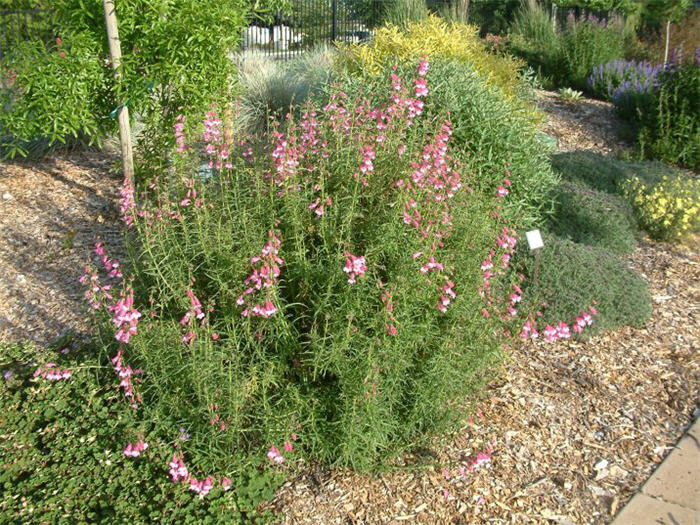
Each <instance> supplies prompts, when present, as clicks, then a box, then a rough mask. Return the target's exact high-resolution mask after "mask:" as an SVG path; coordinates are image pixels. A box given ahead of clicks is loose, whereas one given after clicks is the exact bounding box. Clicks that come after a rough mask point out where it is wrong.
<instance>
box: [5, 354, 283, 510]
mask: <svg viewBox="0 0 700 525" xmlns="http://www.w3.org/2000/svg"><path fill="white" fill-rule="evenodd" d="M60 350H63V352H61V351H60ZM95 351H96V350H95V348H94V347H90V346H84V345H83V346H80V347H79V346H77V345H76V344H71V343H69V342H65V344H63V345H59V346H57V347H55V348H53V349H49V350H38V349H37V348H35V347H33V346H32V345H28V344H20V345H13V344H0V370H1V371H2V374H3V379H0V410H1V411H2V414H3V417H2V418H0V436H2V440H1V441H0V463H1V464H2V470H1V471H0V487H2V490H1V491H0V508H2V515H3V522H8V523H10V522H11V523H57V522H64V521H70V522H71V523H86V522H91V523H93V522H111V523H115V522H116V523H126V522H128V523H146V522H151V521H152V522H178V523H194V522H196V523H214V522H222V521H223V522H226V523H240V522H244V521H246V519H251V518H255V517H256V516H257V517H259V518H264V517H265V516H264V515H263V514H262V513H258V512H257V511H256V507H257V506H258V504H259V503H260V502H261V501H263V500H265V499H270V498H271V497H272V494H273V490H274V488H275V487H276V486H277V484H278V483H279V481H280V477H279V475H278V474H275V473H274V472H268V473H262V472H260V471H258V470H257V468H255V467H251V466H248V467H243V466H241V468H239V469H238V471H237V472H231V471H229V472H228V473H227V472H225V471H224V472H221V475H225V474H228V476H229V477H230V478H232V480H233V484H232V489H231V490H230V491H228V492H225V491H222V490H221V488H220V487H217V488H215V489H214V490H213V491H212V492H211V494H209V496H208V497H207V498H206V499H200V498H198V497H197V495H196V494H194V493H193V492H190V491H189V490H187V488H185V487H184V486H182V485H180V486H178V485H175V484H174V483H173V482H172V481H170V478H169V476H168V462H169V461H170V458H171V456H172V454H173V451H174V450H175V449H174V448H173V442H175V443H181V447H182V449H183V450H184V452H185V454H186V457H187V458H188V460H189V459H191V460H193V461H192V462H191V463H190V466H191V467H192V466H193V465H195V464H196V463H197V462H198V457H197V455H196V453H193V451H192V450H191V448H190V447H189V446H188V443H187V442H180V441H179V440H178V435H179V436H180V437H183V433H179V432H178V425H177V423H176V422H174V421H172V419H170V418H168V417H167V416H166V417H163V415H162V414H161V415H160V416H161V418H160V419H159V420H153V421H152V422H149V421H148V419H147V418H144V417H139V416H141V415H142V414H140V413H139V412H138V411H136V410H134V409H132V408H130V407H129V406H128V405H127V403H125V401H124V396H123V395H122V394H121V393H120V392H119V389H118V384H119V378H118V376H117V375H116V374H115V372H114V370H112V368H111V366H110V363H109V362H108V361H107V360H106V359H105V360H104V361H102V360H101V359H97V358H95ZM64 352H67V353H64ZM48 361H52V362H55V363H57V364H58V365H59V366H60V368H61V369H62V370H65V369H68V370H70V371H71V372H72V376H71V377H70V378H69V379H66V380H58V381H49V380H47V379H44V378H42V377H36V378H35V377H33V374H34V371H35V370H36V369H37V368H38V367H40V366H41V365H43V364H45V363H46V362H48ZM139 439H142V440H144V441H145V442H146V443H148V448H147V449H146V451H145V452H144V453H143V454H142V456H141V457H138V458H130V457H126V456H125V455H124V454H123V452H122V451H123V449H124V447H125V446H126V445H127V443H128V442H136V441H137V440H139ZM173 440H174V441H173ZM192 470H193V472H194V471H195V469H194V468H193V469H192Z"/></svg>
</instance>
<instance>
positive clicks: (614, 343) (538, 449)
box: [0, 93, 700, 523]
mask: <svg viewBox="0 0 700 525" xmlns="http://www.w3.org/2000/svg"><path fill="white" fill-rule="evenodd" d="M540 96H541V98H542V99H543V102H542V106H543V109H544V110H545V111H546V112H547V113H548V114H549V115H550V120H549V122H548V123H547V124H546V126H545V128H544V131H545V132H547V133H549V134H551V135H553V136H555V137H556V138H557V139H558V140H559V148H560V149H561V150H565V151H573V150H593V151H596V152H599V153H610V152H612V151H616V150H618V149H620V148H621V147H624V146H625V143H624V141H620V140H619V139H618V138H617V134H616V130H617V125H616V124H611V122H616V121H615V120H614V118H613V115H612V109H611V108H610V107H609V105H607V104H605V103H601V102H593V101H587V100H586V101H583V102H582V103H581V104H580V105H577V106H568V105H564V104H561V103H559V102H558V101H557V100H555V99H554V96H553V95H552V94H549V93H541V94H540ZM112 160H113V159H112V158H108V157H104V156H102V155H96V154H83V155H68V156H63V157H57V158H55V159H53V160H46V161H41V162H31V163H30V162H21V163H14V164H5V165H4V166H3V167H2V168H0V196H2V201H1V202H0V225H2V229H3V232H5V235H4V236H2V239H0V243H2V244H1V245H0V248H1V249H0V265H2V268H3V272H2V273H1V274H0V282H1V283H2V286H1V287H0V290H2V291H1V292H0V321H1V322H0V340H3V341H19V340H23V339H31V340H33V341H35V342H38V343H41V344H43V343H47V342H49V341H50V340H53V339H55V338H56V337H58V336H59V335H61V334H63V333H65V332H68V331H76V332H78V333H82V332H84V331H85V329H86V326H85V321H84V318H85V316H84V311H85V306H84V302H83V300H82V290H81V287H80V286H79V284H78V278H79V277H80V274H81V271H82V268H83V266H84V264H85V263H86V262H87V261H89V260H90V258H91V253H92V243H93V242H94V240H95V238H96V237H98V236H99V237H101V238H102V239H103V241H104V244H106V245H107V246H108V248H109V252H110V253H111V254H115V255H117V256H118V257H121V255H122V254H123V243H122V240H121V238H122V237H121V233H120V231H121V226H120V224H119V223H118V217H117V213H116V207H115V203H116V199H117V194H118V184H119V180H118V179H117V178H116V177H112V176H111V175H110V174H109V169H108V167H109V164H110V163H111V162H112ZM5 195H9V197H5ZM628 262H629V264H630V266H632V267H634V268H635V269H636V270H637V271H638V272H640V273H641V274H642V275H643V276H644V277H645V278H646V279H647V280H648V282H649V285H650V291H651V294H652V297H653V299H654V312H653V316H652V318H651V319H650V320H649V321H648V322H647V323H646V325H645V326H644V327H643V328H639V329H633V328H623V329H620V330H617V331H615V332H609V333H606V334H604V335H602V336H599V337H594V338H592V339H590V340H589V341H587V342H560V343H556V344H554V345H544V344H539V343H538V344H533V343H530V344H526V345H516V346H515V347H514V348H513V349H512V351H511V352H510V355H509V358H508V359H507V360H506V362H505V364H504V365H503V370H502V373H501V375H500V378H499V380H498V381H497V382H496V383H494V384H492V385H491V387H490V389H489V390H488V391H487V393H486V396H485V398H484V401H483V402H482V403H481V404H480V411H479V413H478V414H470V413H466V412H465V426H464V427H463V429H462V431H461V432H460V433H459V434H458V435H456V436H455V437H454V439H451V440H449V441H446V442H439V443H438V442H436V443H435V445H434V446H433V447H431V449H430V450H425V451H423V452H422V454H421V457H420V458H406V461H409V460H413V461H416V462H422V463H425V464H426V465H429V466H426V467H425V468H422V469H417V470H392V471H387V472H386V473H384V474H381V475H376V476H366V475H361V474H357V473H354V472H349V471H342V470H333V471H321V470H319V469H315V468H313V467H309V468H306V467H303V468H302V469H301V471H300V472H299V474H298V475H297V476H296V477H295V478H294V479H292V480H290V481H289V482H288V483H287V484H285V485H284V486H283V487H282V488H281V489H280V490H279V491H278V494H277V498H276V499H275V501H274V502H273V503H272V504H271V507H272V508H274V509H275V511H276V512H278V515H279V516H280V519H281V520H282V521H284V522H288V523H341V522H352V523H363V522H366V523H385V522H392V521H404V520H406V521H410V520H413V521H416V522H420V523H436V522H440V523H443V522H456V523H458V522H463V523H472V522H477V521H496V522H517V523H522V522H528V521H533V522H546V521H549V522H554V523H584V522H607V521H610V519H611V516H612V515H614V513H615V512H616V511H617V510H618V509H619V508H621V507H622V506H623V505H624V503H625V502H626V500H627V499H628V498H629V497H630V496H631V495H632V494H633V493H634V491H635V490H636V489H637V487H638V486H639V485H640V484H641V483H642V482H643V481H644V480H645V479H646V477H647V476H648V474H649V473H650V472H651V470H653V468H654V467H655V465H657V464H658V463H659V462H660V461H661V460H662V458H663V457H664V455H665V454H666V453H667V452H668V451H669V450H670V447H672V446H673V444H674V443H675V442H676V440H677V439H678V438H679V436H680V435H681V434H682V432H683V430H684V428H685V426H686V425H687V424H688V423H689V421H690V419H691V417H692V414H693V411H694V409H695V407H696V404H697V402H698V391H699V389H698V386H699V383H700V381H699V380H700V374H699V373H698V370H699V369H700V367H699V366H698V358H697V355H696V352H694V350H693V349H694V348H697V347H698V346H699V344H700V327H699V326H698V322H697V316H698V306H697V305H698V304H699V303H700V301H699V300H698V299H699V298H700V288H699V287H698V285H697V283H698V282H700V279H699V278H700V267H699V265H700V256H699V255H698V254H697V253H693V252H690V251H689V250H687V249H684V248H679V249H671V248H669V247H668V246H666V245H661V244H652V243H648V242H642V243H640V247H639V248H637V250H636V251H635V252H634V253H633V254H632V255H631V256H630V257H629V258H628ZM591 271H594V269H592V270H591ZM479 414H481V415H479ZM470 415H471V416H472V418H471V421H469V419H470ZM488 443H492V445H493V452H492V454H491V461H490V464H489V465H488V466H487V467H486V468H482V469H479V470H476V471H475V472H473V473H468V474H467V475H466V477H459V476H455V473H454V471H453V470H451V471H450V478H449V479H446V477H445V475H444V473H443V469H445V468H446V469H448V470H449V469H450V468H451V465H453V464H455V463H457V461H459V460H460V459H463V458H465V457H468V456H473V455H474V454H476V453H477V452H479V451H481V450H483V449H484V448H485V447H486V446H487V444H488Z"/></svg>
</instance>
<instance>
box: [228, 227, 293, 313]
mask: <svg viewBox="0 0 700 525" xmlns="http://www.w3.org/2000/svg"><path fill="white" fill-rule="evenodd" d="M268 236H269V240H268V242H267V244H266V245H265V246H264V247H263V249H262V251H261V253H260V255H256V256H255V257H252V258H251V259H250V264H251V265H252V266H253V272H252V273H251V274H250V275H249V276H248V277H247V278H246V280H245V284H246V286H247V288H246V289H245V290H244V291H243V293H242V294H241V295H240V296H239V297H238V299H237V300H236V303H237V304H238V305H239V306H245V308H244V309H243V311H242V312H241V315H242V316H243V317H247V316H248V315H252V316H254V317H266V318H267V317H270V316H272V315H274V314H275V313H276V312H277V307H276V306H275V305H274V303H273V302H272V301H271V300H270V299H269V297H268V298H267V299H266V300H265V303H264V304H260V303H257V302H256V303H255V304H253V305H252V306H251V302H252V297H253V295H255V293H256V292H262V291H263V290H270V289H271V288H272V287H273V285H274V284H275V283H276V282H277V278H278V277H279V275H280V267H281V266H282V265H284V261H283V260H282V258H281V257H280V256H279V250H280V247H281V246H282V241H281V240H280V239H279V237H277V235H276V234H275V232H274V231H272V230H270V231H269V232H268Z"/></svg>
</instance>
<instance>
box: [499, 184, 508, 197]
mask: <svg viewBox="0 0 700 525" xmlns="http://www.w3.org/2000/svg"><path fill="white" fill-rule="evenodd" d="M509 193H510V192H509V191H508V190H507V189H506V188H504V187H503V186H499V187H498V188H496V195H497V196H498V197H505V196H506V195H508V194H509Z"/></svg>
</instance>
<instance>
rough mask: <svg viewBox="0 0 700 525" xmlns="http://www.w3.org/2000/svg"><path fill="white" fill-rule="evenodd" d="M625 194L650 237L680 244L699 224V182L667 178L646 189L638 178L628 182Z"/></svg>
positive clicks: (647, 186) (682, 178) (685, 178)
mask: <svg viewBox="0 0 700 525" xmlns="http://www.w3.org/2000/svg"><path fill="white" fill-rule="evenodd" d="M624 192H625V194H626V196H627V197H628V198H629V200H630V202H631V203H632V207H633V209H634V213H635V216H636V217H637V220H638V221H639V224H640V226H641V227H642V228H644V229H645V230H646V231H647V232H648V233H649V235H650V236H651V237H653V238H655V239H660V240H677V239H680V238H681V237H683V236H684V235H686V234H688V233H689V232H691V231H693V230H697V228H698V225H699V224H700V181H698V180H697V179H689V178H687V177H678V176H676V177H666V176H664V177H663V178H662V179H661V181H660V182H658V183H657V184H652V185H647V184H644V182H642V180H640V179H639V178H638V177H632V178H631V179H629V180H627V182H626V184H625V186H624Z"/></svg>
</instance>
